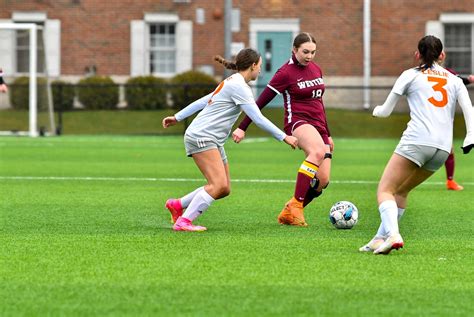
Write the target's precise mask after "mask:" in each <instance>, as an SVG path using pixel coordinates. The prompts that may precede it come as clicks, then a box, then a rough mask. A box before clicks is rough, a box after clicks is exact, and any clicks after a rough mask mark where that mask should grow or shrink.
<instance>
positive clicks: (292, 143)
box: [283, 135, 298, 149]
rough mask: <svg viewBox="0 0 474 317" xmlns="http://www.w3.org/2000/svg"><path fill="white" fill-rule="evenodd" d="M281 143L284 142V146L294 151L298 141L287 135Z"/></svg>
mask: <svg viewBox="0 0 474 317" xmlns="http://www.w3.org/2000/svg"><path fill="white" fill-rule="evenodd" d="M283 141H285V143H286V144H288V145H289V146H291V147H292V148H293V149H296V148H297V147H298V139H297V138H295V137H294V136H291V135H287V136H286V137H285V138H284V139H283Z"/></svg>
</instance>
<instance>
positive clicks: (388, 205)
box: [379, 200, 398, 213]
mask: <svg viewBox="0 0 474 317" xmlns="http://www.w3.org/2000/svg"><path fill="white" fill-rule="evenodd" d="M392 208H395V210H398V207H397V203H396V202H395V200H385V201H382V203H381V204H380V205H379V211H380V213H382V212H385V210H390V209H392Z"/></svg>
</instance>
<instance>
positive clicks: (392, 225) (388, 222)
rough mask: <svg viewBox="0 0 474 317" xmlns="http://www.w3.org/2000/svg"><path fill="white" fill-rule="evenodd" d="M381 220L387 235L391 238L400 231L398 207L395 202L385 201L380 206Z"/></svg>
mask: <svg viewBox="0 0 474 317" xmlns="http://www.w3.org/2000/svg"><path fill="white" fill-rule="evenodd" d="M379 212H380V218H382V225H383V227H384V229H385V232H386V233H387V235H389V236H391V235H394V234H397V233H399V231H398V219H397V218H398V207H397V203H396V202H395V200H385V201H383V202H382V203H381V204H380V205H379Z"/></svg>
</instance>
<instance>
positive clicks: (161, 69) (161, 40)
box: [130, 13, 193, 78]
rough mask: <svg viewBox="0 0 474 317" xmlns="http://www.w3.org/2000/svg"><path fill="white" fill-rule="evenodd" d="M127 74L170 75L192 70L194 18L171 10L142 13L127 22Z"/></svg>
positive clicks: (165, 76) (168, 76)
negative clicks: (128, 56) (189, 18)
mask: <svg viewBox="0 0 474 317" xmlns="http://www.w3.org/2000/svg"><path fill="white" fill-rule="evenodd" d="M130 32H131V37H130V40H131V45H130V47H131V52H130V75H131V76H143V75H155V76H159V77H164V78H170V77H172V76H174V75H176V74H178V73H181V72H185V71H188V70H190V69H192V68H193V67H192V61H193V56H192V52H193V49H192V48H193V45H192V43H193V21H190V20H180V19H179V16H178V15H176V14H170V13H145V16H144V19H143V20H132V21H131V23H130Z"/></svg>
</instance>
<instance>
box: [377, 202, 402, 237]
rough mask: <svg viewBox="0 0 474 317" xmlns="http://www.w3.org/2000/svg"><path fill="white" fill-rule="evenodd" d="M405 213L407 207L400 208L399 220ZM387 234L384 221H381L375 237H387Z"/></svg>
mask: <svg viewBox="0 0 474 317" xmlns="http://www.w3.org/2000/svg"><path fill="white" fill-rule="evenodd" d="M404 213H405V208H398V222H400V219H401V218H402V216H403V214H404ZM386 236H387V231H385V228H384V226H383V224H382V223H380V226H379V230H377V234H376V235H375V237H374V239H380V238H385V237H386Z"/></svg>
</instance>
